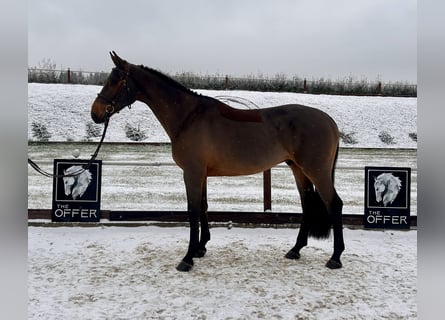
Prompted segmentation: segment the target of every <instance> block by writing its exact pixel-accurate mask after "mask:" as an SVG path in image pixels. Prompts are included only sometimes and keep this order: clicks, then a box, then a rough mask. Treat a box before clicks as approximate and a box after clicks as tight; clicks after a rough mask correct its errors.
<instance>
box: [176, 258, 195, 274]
mask: <svg viewBox="0 0 445 320" xmlns="http://www.w3.org/2000/svg"><path fill="white" fill-rule="evenodd" d="M192 267H193V262H192V263H191V264H190V263H188V262H185V261H184V260H182V261H181V262H180V263H179V264H178V265H177V266H176V270H178V271H182V272H187V271H190V270H191V269H192Z"/></svg>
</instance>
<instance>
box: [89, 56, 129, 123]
mask: <svg viewBox="0 0 445 320" xmlns="http://www.w3.org/2000/svg"><path fill="white" fill-rule="evenodd" d="M110 55H111V59H112V60H113V62H114V64H115V66H116V67H115V68H113V69H112V71H111V73H110V75H109V76H108V79H107V81H106V82H105V85H104V87H103V88H102V90H101V91H100V93H99V94H98V95H97V98H96V99H95V100H94V102H93V105H92V106H91V118H92V119H93V120H94V122H96V123H102V122H105V120H106V119H107V117H110V116H111V115H113V114H114V113H117V112H119V111H120V110H122V109H123V108H125V107H127V106H130V105H131V104H132V103H133V102H135V101H136V95H137V87H136V84H135V83H134V81H133V80H132V79H131V77H130V66H131V65H130V64H129V63H128V62H127V61H125V60H123V59H121V58H120V57H119V56H118V55H117V54H116V53H115V52H114V51H113V52H110Z"/></svg>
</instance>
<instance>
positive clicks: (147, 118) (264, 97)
mask: <svg viewBox="0 0 445 320" xmlns="http://www.w3.org/2000/svg"><path fill="white" fill-rule="evenodd" d="M100 90H101V87H99V86H91V85H67V84H37V83H30V84H28V139H29V140H34V141H36V140H39V139H40V138H38V136H37V135H36V134H35V131H33V129H32V128H33V126H34V127H40V128H41V129H42V128H45V129H46V131H47V133H48V136H49V141H84V140H93V141H95V140H98V139H99V138H98V137H94V134H91V132H94V131H96V132H99V134H100V132H101V129H102V127H101V126H100V125H95V124H93V122H92V120H91V118H90V107H91V104H92V102H93V100H94V99H95V97H96V95H97V93H98V92H99V91H100ZM196 91H197V92H199V93H201V94H203V95H207V96H211V97H220V98H221V99H222V100H223V101H224V102H226V103H228V104H231V105H232V106H234V107H238V108H246V107H255V106H258V107H260V108H264V107H271V106H278V105H283V104H289V103H297V104H304V105H308V106H311V107H315V108H319V109H321V110H323V111H325V112H327V113H328V114H329V115H330V116H331V117H333V118H334V119H335V121H336V122H337V124H338V126H339V128H340V131H341V132H342V134H343V137H344V138H343V139H342V141H341V146H346V147H359V148H361V147H364V148H388V147H389V148H417V98H394V97H356V96H334V95H310V94H298V93H277V92H252V91H216V90H196ZM230 97H232V98H233V99H231V98H230ZM246 99H247V100H246ZM232 100H237V101H242V102H243V103H238V102H236V101H232ZM246 102H248V103H247V106H246ZM128 126H130V127H133V128H137V129H139V130H140V131H141V132H143V134H144V135H145V136H146V139H145V140H144V141H145V142H169V138H168V136H167V135H166V134H165V132H164V131H163V128H162V127H161V125H160V124H159V122H158V121H157V119H156V118H155V117H154V115H153V113H152V112H151V110H150V109H149V108H148V107H147V106H146V105H145V104H143V103H140V102H136V103H135V104H134V105H133V107H132V109H131V110H129V109H128V108H127V109H124V110H122V112H121V113H119V114H118V115H115V116H113V118H112V121H111V122H110V127H109V130H108V132H107V137H106V140H105V141H113V142H131V141H132V140H130V139H129V138H128V137H127V135H126V130H128V129H126V127H127V128H128ZM95 129H96V130H95ZM88 132H89V133H88ZM96 135H97V134H96Z"/></svg>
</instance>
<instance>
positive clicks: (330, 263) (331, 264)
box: [326, 259, 342, 269]
mask: <svg viewBox="0 0 445 320" xmlns="http://www.w3.org/2000/svg"><path fill="white" fill-rule="evenodd" d="M326 267H328V268H329V269H340V268H341V267H342V264H341V262H340V261H335V260H333V259H329V261H328V262H327V263H326Z"/></svg>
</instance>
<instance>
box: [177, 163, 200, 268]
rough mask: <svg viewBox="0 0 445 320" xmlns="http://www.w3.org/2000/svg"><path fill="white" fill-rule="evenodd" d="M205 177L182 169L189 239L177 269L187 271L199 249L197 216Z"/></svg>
mask: <svg viewBox="0 0 445 320" xmlns="http://www.w3.org/2000/svg"><path fill="white" fill-rule="evenodd" d="M204 181H205V177H204V176H203V175H198V174H196V172H194V171H191V172H189V171H184V182H185V189H186V192H187V211H188V216H189V224H190V241H189V246H188V250H187V254H186V255H185V257H184V258H183V259H182V261H181V262H180V263H179V264H178V266H177V267H176V269H177V270H178V271H189V270H190V269H191V268H192V267H193V257H195V256H197V254H198V249H199V218H200V214H201V208H202V204H201V202H202V190H203V184H204Z"/></svg>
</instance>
